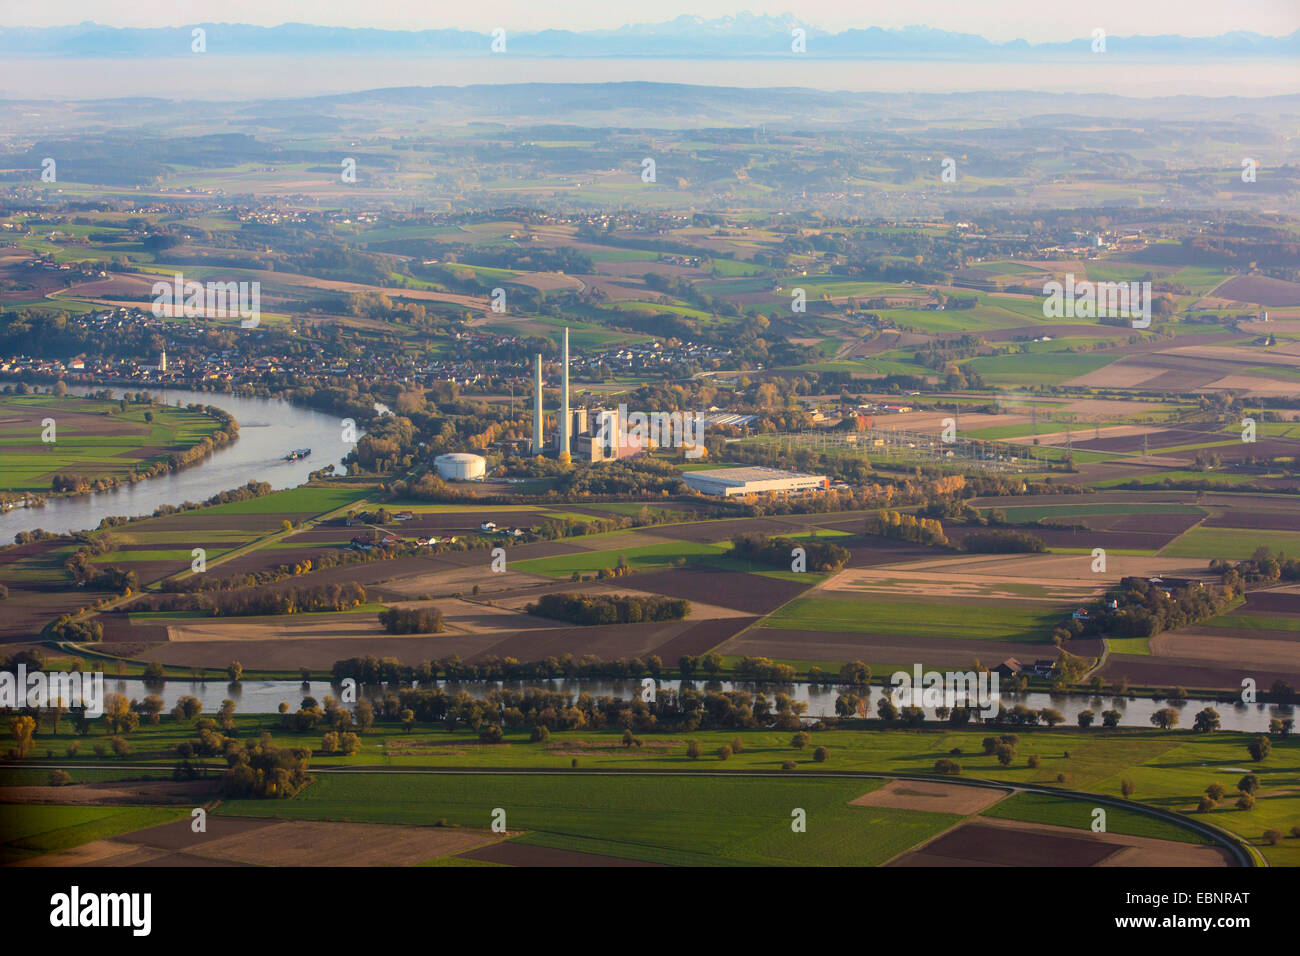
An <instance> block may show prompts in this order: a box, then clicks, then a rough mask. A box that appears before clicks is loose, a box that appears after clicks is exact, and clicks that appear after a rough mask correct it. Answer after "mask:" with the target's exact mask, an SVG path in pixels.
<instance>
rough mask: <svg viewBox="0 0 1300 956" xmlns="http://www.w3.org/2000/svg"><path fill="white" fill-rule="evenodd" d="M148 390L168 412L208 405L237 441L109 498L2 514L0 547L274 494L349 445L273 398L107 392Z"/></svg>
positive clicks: (82, 390) (338, 457) (319, 420)
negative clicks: (224, 497)
mask: <svg viewBox="0 0 1300 956" xmlns="http://www.w3.org/2000/svg"><path fill="white" fill-rule="evenodd" d="M104 387H105V386H102V385H95V386H74V387H71V388H69V389H68V391H69V392H70V393H71V394H77V395H85V394H89V393H91V392H97V391H101V390H102V389H103V388H104ZM112 391H113V392H114V394H117V395H120V394H122V393H123V392H125V391H130V392H135V391H148V392H151V393H152V394H153V395H155V396H157V397H158V398H159V399H160V400H163V401H166V403H167V404H168V405H176V404H178V403H179V404H181V405H190V404H203V405H214V406H216V407H217V408H220V409H222V410H224V411H226V412H229V413H230V414H231V415H233V416H234V417H235V421H237V422H239V438H238V440H236V441H235V442H233V443H231V444H230V445H227V446H226V447H224V448H220V449H218V450H217V451H215V452H214V453H213V454H212V455H211V456H209V457H208V458H206V459H205V460H204V461H203V462H202V463H201V464H197V465H191V466H190V467H189V468H185V469H182V470H181V471H174V472H171V473H169V474H166V475H161V476H159V477H157V478H150V479H147V480H145V481H138V482H136V483H135V484H133V485H129V484H128V485H123V486H121V487H118V488H114V489H112V490H110V491H102V492H98V493H96V494H91V495H79V496H76V497H72V498H53V497H51V498H49V499H48V500H47V501H46V504H45V507H43V508H33V509H31V510H30V511H29V510H27V509H26V508H15V509H13V510H12V511H9V512H8V513H6V514H3V515H0V541H3V542H9V541H12V540H13V538H14V535H15V534H17V533H18V532H19V531H32V530H34V529H36V528H44V529H45V530H46V531H52V532H55V533H59V534H62V533H65V532H68V531H83V530H87V529H92V528H95V527H97V526H98V525H99V522H100V519H102V518H105V517H109V516H111V515H132V516H134V515H147V514H152V513H153V510H154V509H155V508H157V507H159V506H160V505H165V504H170V505H179V504H181V503H182V502H184V501H194V502H199V501H203V500H204V499H206V498H209V497H211V496H212V495H215V494H216V493H217V492H219V491H226V490H227V489H229V488H234V487H237V486H239V485H243V484H245V483H247V482H249V481H267V482H270V483H271V485H272V487H274V488H275V489H276V490H280V489H282V488H295V487H297V486H298V485H301V484H303V483H304V482H305V481H306V480H307V476H308V475H309V474H311V472H313V471H317V470H318V469H321V468H324V467H325V466H326V465H328V464H330V463H331V462H332V463H333V464H335V465H339V464H340V462H341V461H342V458H343V456H344V455H345V454H347V452H348V451H349V450H350V449H351V448H352V447H353V445H354V443H352V442H345V441H343V430H342V428H341V427H340V420H339V418H337V417H336V416H334V415H327V414H325V413H324V412H318V411H313V410H311V409H307V408H302V407H300V406H297V405H291V404H289V403H288V402H286V401H282V400H281V399H275V398H241V397H239V396H236V395H227V394H224V393H221V392H194V391H189V390H186V389H165V390H164V389H159V388H144V387H139V388H137V387H130V388H120V387H118V388H113V389H112ZM295 448H310V449H311V450H312V453H311V455H310V456H309V457H307V458H303V459H300V460H298V461H284V460H283V457H284V455H285V454H286V453H288V452H289V451H292V450H293V449H295Z"/></svg>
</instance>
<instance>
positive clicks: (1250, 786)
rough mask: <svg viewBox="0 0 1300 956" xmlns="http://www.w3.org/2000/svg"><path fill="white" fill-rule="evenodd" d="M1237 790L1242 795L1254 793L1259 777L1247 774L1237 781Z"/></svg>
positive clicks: (1257, 786)
mask: <svg viewBox="0 0 1300 956" xmlns="http://www.w3.org/2000/svg"><path fill="white" fill-rule="evenodd" d="M1237 789H1238V790H1240V791H1241V792H1242V793H1254V792H1255V791H1256V790H1258V789H1259V777H1257V776H1255V775H1254V774H1253V773H1248V774H1246V776H1244V777H1242V778H1241V779H1240V780H1238V781H1237Z"/></svg>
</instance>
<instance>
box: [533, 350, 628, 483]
mask: <svg viewBox="0 0 1300 956" xmlns="http://www.w3.org/2000/svg"><path fill="white" fill-rule="evenodd" d="M560 361H561V363H562V364H561V367H560V410H559V414H558V415H556V425H557V427H556V434H555V442H554V444H553V446H552V447H553V448H554V451H555V455H556V457H557V458H558V457H560V456H561V455H564V454H566V453H567V454H568V455H569V457H570V459H571V460H572V459H574V458H577V459H579V460H581V461H606V460H608V459H611V458H626V457H628V456H629V455H635V454H638V453H639V452H641V451H642V450H643V449H642V448H641V447H640V446H638V445H632V444H629V443H627V442H625V441H620V440H619V439H618V435H619V434H620V433H619V429H618V423H619V413H618V412H617V411H607V410H605V409H599V408H597V409H589V408H586V407H585V406H584V407H582V408H570V407H569V330H568V328H565V330H564V344H563V346H562V349H561V356H560ZM544 423H545V419H544V417H543V414H542V356H541V354H540V353H538V354H536V355H535V356H534V357H533V437H532V441H531V442H530V443H529V448H530V449H531V451H532V453H533V454H534V455H541V454H544V453H545V450H546V434H545V430H544Z"/></svg>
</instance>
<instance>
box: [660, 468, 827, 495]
mask: <svg viewBox="0 0 1300 956" xmlns="http://www.w3.org/2000/svg"><path fill="white" fill-rule="evenodd" d="M682 481H684V482H685V483H686V484H687V486H688V487H691V488H694V489H695V490H696V491H698V492H700V493H701V494H705V495H718V496H719V497H722V498H735V497H737V496H740V495H762V494H790V493H792V492H800V491H820V490H824V489H826V488H829V487H830V483H829V482H828V481H827V479H826V476H825V475H805V474H803V473H802V472H798V471H782V470H780V469H778V468H762V467H758V466H755V467H750V468H718V469H715V470H711V471H689V472H687V473H686V474H684V475H682Z"/></svg>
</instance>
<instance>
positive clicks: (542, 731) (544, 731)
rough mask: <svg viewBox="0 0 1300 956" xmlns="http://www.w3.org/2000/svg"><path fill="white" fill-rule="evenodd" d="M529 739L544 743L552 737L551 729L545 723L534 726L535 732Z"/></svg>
mask: <svg viewBox="0 0 1300 956" xmlns="http://www.w3.org/2000/svg"><path fill="white" fill-rule="evenodd" d="M528 739H529V740H531V741H532V742H533V743H535V744H544V743H546V741H548V740H550V739H551V731H550V730H549V729H548V728H547V726H546V725H545V724H538V725H537V726H535V727H534V728H533V732H532V733H531V734H529V735H528Z"/></svg>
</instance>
